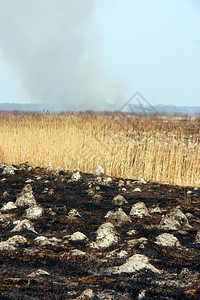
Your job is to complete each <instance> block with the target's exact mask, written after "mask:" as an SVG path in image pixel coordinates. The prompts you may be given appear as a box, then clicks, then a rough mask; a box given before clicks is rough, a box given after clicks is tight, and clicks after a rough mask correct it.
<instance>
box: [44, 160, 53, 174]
mask: <svg viewBox="0 0 200 300" xmlns="http://www.w3.org/2000/svg"><path fill="white" fill-rule="evenodd" d="M46 169H47V171H48V172H51V171H53V167H52V164H51V162H49V163H48V164H47V166H46Z"/></svg>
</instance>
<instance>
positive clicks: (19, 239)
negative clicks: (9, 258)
mask: <svg viewBox="0 0 200 300" xmlns="http://www.w3.org/2000/svg"><path fill="white" fill-rule="evenodd" d="M26 243H27V239H26V238H25V237H23V236H21V235H14V236H12V237H10V238H9V239H8V240H7V241H4V242H0V251H15V250H16V247H17V246H19V245H24V244H26Z"/></svg>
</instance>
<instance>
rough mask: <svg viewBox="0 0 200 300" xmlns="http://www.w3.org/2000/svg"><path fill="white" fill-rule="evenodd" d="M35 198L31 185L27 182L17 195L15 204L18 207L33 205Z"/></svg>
mask: <svg viewBox="0 0 200 300" xmlns="http://www.w3.org/2000/svg"><path fill="white" fill-rule="evenodd" d="M36 204H37V203H36V200H35V197H34V195H33V191H32V186H31V185H30V184H27V185H26V186H25V187H24V188H23V189H22V192H21V193H20V195H19V197H17V200H16V205H17V206H19V207H24V206H29V207H31V206H34V205H36Z"/></svg>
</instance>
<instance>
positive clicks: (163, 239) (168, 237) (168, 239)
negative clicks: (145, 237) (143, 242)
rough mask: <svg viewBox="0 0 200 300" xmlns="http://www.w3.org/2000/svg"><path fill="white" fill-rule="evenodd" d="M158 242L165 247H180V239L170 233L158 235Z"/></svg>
mask: <svg viewBox="0 0 200 300" xmlns="http://www.w3.org/2000/svg"><path fill="white" fill-rule="evenodd" d="M155 243H156V244H158V245H161V246H164V247H179V246H180V243H179V241H178V239H177V238H176V237H175V236H174V235H173V234H170V233H162V234H160V235H159V236H157V238H156V241H155Z"/></svg>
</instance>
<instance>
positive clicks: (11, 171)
mask: <svg viewBox="0 0 200 300" xmlns="http://www.w3.org/2000/svg"><path fill="white" fill-rule="evenodd" d="M15 170H16V168H14V167H13V166H6V167H4V169H3V174H7V175H14V174H15Z"/></svg>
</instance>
